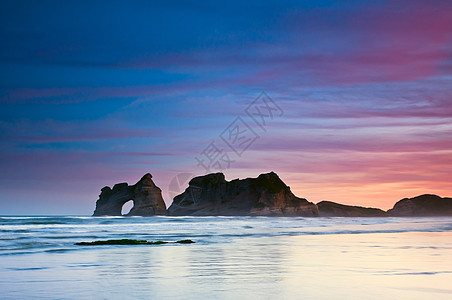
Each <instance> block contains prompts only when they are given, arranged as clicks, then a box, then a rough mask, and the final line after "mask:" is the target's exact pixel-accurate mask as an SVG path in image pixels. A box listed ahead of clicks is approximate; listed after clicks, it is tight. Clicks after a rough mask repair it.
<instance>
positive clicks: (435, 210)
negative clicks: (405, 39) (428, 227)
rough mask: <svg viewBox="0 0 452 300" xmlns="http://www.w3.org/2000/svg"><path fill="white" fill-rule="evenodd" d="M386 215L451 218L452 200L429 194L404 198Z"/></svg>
mask: <svg viewBox="0 0 452 300" xmlns="http://www.w3.org/2000/svg"><path fill="white" fill-rule="evenodd" d="M388 215H389V216H393V217H428V216H432V217H436V216H452V198H446V197H445V198H441V197H440V196H437V195H429V194H426V195H421V196H417V197H414V198H404V199H402V200H400V201H398V202H397V203H396V204H395V205H394V207H393V208H392V209H390V210H388Z"/></svg>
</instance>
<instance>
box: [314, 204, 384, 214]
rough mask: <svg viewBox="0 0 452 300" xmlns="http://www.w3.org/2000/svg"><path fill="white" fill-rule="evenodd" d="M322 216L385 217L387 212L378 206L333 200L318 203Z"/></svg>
mask: <svg viewBox="0 0 452 300" xmlns="http://www.w3.org/2000/svg"><path fill="white" fill-rule="evenodd" d="M317 207H318V208H319V213H320V217H384V216H385V214H386V213H385V212H384V211H383V210H381V209H378V208H371V207H361V206H350V205H344V204H339V203H335V202H331V201H322V202H319V203H317Z"/></svg>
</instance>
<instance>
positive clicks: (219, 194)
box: [168, 172, 319, 217]
mask: <svg viewBox="0 0 452 300" xmlns="http://www.w3.org/2000/svg"><path fill="white" fill-rule="evenodd" d="M168 214H169V215H171V216H189V215H191V216H303V217H316V216H318V215H319V211H318V209H317V206H316V205H315V204H313V203H311V202H308V201H307V200H306V199H303V198H298V197H296V196H295V195H294V194H293V193H292V192H291V191H290V188H289V187H288V186H287V185H286V184H285V183H284V182H283V181H282V180H281V179H280V178H279V177H278V175H276V174H275V173H274V172H271V173H267V174H261V175H259V177H257V178H246V179H242V180H240V179H235V180H232V181H226V180H225V177H224V174H223V173H216V174H208V175H205V176H199V177H195V178H193V179H192V180H190V182H189V186H188V188H187V189H186V190H185V191H184V192H183V193H182V194H180V195H178V196H176V197H174V200H173V203H172V204H171V206H170V207H169V208H168Z"/></svg>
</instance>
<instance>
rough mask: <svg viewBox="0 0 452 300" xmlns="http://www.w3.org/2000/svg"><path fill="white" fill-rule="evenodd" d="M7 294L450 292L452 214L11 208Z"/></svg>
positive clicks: (362, 295)
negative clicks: (126, 213)
mask: <svg viewBox="0 0 452 300" xmlns="http://www.w3.org/2000/svg"><path fill="white" fill-rule="evenodd" d="M123 238H130V239H144V240H148V241H157V240H163V241H177V240H182V239H191V240H193V241H195V242H196V243H194V244H164V245H106V246H77V245H74V243H76V242H82V241H95V240H105V239H123ZM0 298H1V299H452V218H282V217H281V218H279V217H161V216H158V217H157V216H156V217H84V216H29V217H23V216H15V217H13V216H3V217H0Z"/></svg>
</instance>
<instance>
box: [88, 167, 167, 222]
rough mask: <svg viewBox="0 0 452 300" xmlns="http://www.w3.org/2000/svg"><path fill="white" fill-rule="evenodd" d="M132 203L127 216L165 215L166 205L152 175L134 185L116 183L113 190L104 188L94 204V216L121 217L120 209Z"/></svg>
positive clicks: (144, 177)
mask: <svg viewBox="0 0 452 300" xmlns="http://www.w3.org/2000/svg"><path fill="white" fill-rule="evenodd" d="M130 200H132V201H133V207H132V209H131V210H130V212H129V213H127V216H153V215H166V205H165V202H164V201H163V198H162V191H161V190H160V188H158V187H157V186H156V185H155V184H154V182H153V181H152V175H151V174H149V173H148V174H146V175H144V176H143V177H142V178H141V179H140V180H139V181H138V182H137V183H136V184H134V185H131V186H129V185H128V184H127V183H118V184H115V185H114V186H113V189H111V188H110V187H108V186H106V187H104V188H103V189H102V190H101V193H100V195H99V200H97V202H96V210H95V211H94V214H93V215H94V216H122V207H123V205H124V204H125V203H126V202H129V201H130Z"/></svg>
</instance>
